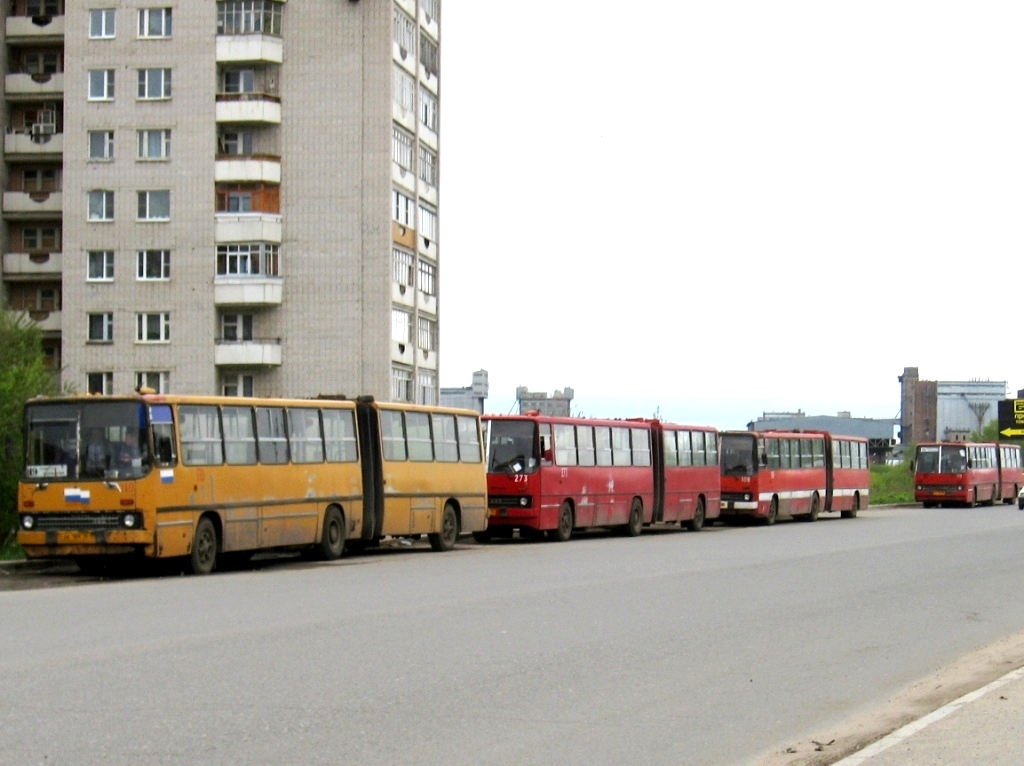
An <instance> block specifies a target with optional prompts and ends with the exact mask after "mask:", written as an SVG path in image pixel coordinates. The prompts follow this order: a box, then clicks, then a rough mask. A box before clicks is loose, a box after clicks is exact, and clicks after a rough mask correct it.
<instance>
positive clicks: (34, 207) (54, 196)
mask: <svg viewBox="0 0 1024 766" xmlns="http://www.w3.org/2000/svg"><path fill="white" fill-rule="evenodd" d="M3 205H4V210H3V212H4V215H5V216H10V217H13V218H54V217H57V216H60V215H61V212H62V211H63V209H64V195H63V194H62V193H61V192H59V191H55V192H23V191H5V192H4V197H3Z"/></svg>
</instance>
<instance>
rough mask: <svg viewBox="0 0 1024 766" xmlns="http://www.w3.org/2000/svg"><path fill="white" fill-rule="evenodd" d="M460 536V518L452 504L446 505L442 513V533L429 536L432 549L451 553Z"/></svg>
mask: <svg viewBox="0 0 1024 766" xmlns="http://www.w3.org/2000/svg"><path fill="white" fill-rule="evenodd" d="M458 536H459V517H458V516H457V515H456V514H455V509H454V508H453V507H452V504H451V503H445V504H444V511H443V512H442V513H441V531H440V532H438V533H436V534H434V533H431V534H429V535H427V537H428V539H429V540H430V547H431V548H433V549H434V550H435V551H450V550H451V549H452V548H454V547H455V540H456V539H457V538H458Z"/></svg>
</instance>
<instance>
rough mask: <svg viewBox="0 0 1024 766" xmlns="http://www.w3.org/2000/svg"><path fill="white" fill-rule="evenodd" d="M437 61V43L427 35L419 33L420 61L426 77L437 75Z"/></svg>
mask: <svg viewBox="0 0 1024 766" xmlns="http://www.w3.org/2000/svg"><path fill="white" fill-rule="evenodd" d="M439 61H440V59H439V56H438V52H437V43H435V42H434V41H433V40H431V39H430V36H429V35H426V34H420V63H421V64H422V65H423V69H424V70H426V73H427V76H428V77H431V76H432V77H437V73H438V64H439Z"/></svg>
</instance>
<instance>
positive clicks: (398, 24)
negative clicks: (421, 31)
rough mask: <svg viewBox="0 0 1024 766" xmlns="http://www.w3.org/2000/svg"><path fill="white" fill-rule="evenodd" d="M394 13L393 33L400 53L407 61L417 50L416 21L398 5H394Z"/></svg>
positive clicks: (403, 59)
mask: <svg viewBox="0 0 1024 766" xmlns="http://www.w3.org/2000/svg"><path fill="white" fill-rule="evenodd" d="M393 13H394V16H393V22H394V23H393V26H392V35H393V38H394V41H395V44H396V45H398V55H400V56H401V57H402V61H405V59H406V58H408V56H409V54H410V53H414V52H415V50H416V22H415V21H413V20H412V17H411V16H409V14H407V13H406V12H405V11H403V10H402V9H401V8H399V7H398V6H397V5H396V6H394V10H393Z"/></svg>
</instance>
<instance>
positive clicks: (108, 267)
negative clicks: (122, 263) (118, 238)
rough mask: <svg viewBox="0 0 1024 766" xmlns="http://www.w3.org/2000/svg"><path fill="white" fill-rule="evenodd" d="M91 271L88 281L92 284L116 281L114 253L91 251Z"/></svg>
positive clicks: (89, 257) (88, 274) (89, 256)
mask: <svg viewBox="0 0 1024 766" xmlns="http://www.w3.org/2000/svg"><path fill="white" fill-rule="evenodd" d="M88 259H89V270H88V272H87V276H86V279H88V280H89V281H90V282H113V281H114V251H113V250H90V251H89V254H88Z"/></svg>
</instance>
